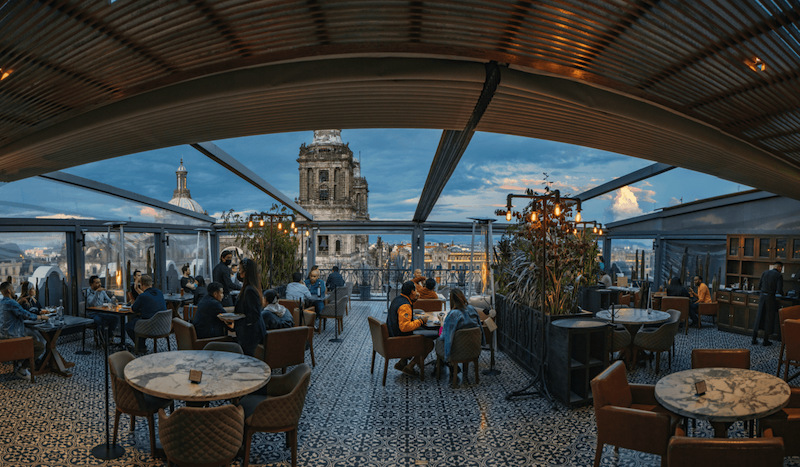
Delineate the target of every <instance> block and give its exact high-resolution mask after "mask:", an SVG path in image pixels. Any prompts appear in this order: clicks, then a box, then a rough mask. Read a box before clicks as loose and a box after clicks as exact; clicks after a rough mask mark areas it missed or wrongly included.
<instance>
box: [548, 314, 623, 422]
mask: <svg viewBox="0 0 800 467" xmlns="http://www.w3.org/2000/svg"><path fill="white" fill-rule="evenodd" d="M549 333H550V335H549V340H550V343H549V345H548V354H547V380H548V386H549V389H550V394H551V395H552V396H553V397H555V398H556V399H558V400H559V401H561V402H562V403H564V404H565V405H568V406H573V405H578V404H587V403H591V402H592V390H591V386H590V384H589V383H590V382H591V381H592V379H593V378H594V377H595V376H597V375H599V374H600V373H602V372H603V370H605V369H606V367H607V366H608V352H607V351H606V343H607V342H608V339H609V333H610V327H609V326H608V324H607V323H604V322H601V321H595V320H592V319H591V316H590V317H589V318H588V319H586V318H578V319H570V318H565V319H559V320H556V321H553V322H552V323H551V325H550V331H549Z"/></svg>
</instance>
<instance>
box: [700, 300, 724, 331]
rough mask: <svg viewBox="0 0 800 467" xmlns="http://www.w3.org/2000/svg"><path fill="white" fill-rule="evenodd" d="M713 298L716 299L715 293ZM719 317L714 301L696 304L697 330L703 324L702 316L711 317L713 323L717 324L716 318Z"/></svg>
mask: <svg viewBox="0 0 800 467" xmlns="http://www.w3.org/2000/svg"><path fill="white" fill-rule="evenodd" d="M714 298H717V293H716V292H714ZM718 315H719V303H717V302H716V301H713V302H708V303H698V304H697V329H700V326H701V325H702V322H703V316H711V318H712V319H713V321H714V323H716V322H717V316H718Z"/></svg>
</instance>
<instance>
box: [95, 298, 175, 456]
mask: <svg viewBox="0 0 800 467" xmlns="http://www.w3.org/2000/svg"><path fill="white" fill-rule="evenodd" d="M170 313H171V312H170ZM135 358H136V357H134V356H133V354H132V353H130V352H127V351H123V352H116V353H114V354H111V355H109V356H108V367H109V370H111V390H112V391H113V393H114V405H115V406H116V411H115V412H114V438H113V439H114V444H116V443H117V432H118V431H119V416H120V415H121V414H124V413H126V414H128V415H130V417H131V432H133V430H134V429H135V428H136V417H145V418H147V422H148V424H149V427H150V453H151V455H152V456H153V458H154V459H155V447H156V430H155V419H154V418H153V415H154V414H155V413H156V412H158V410H159V409H161V410H163V409H164V408H166V407H173V402H172V401H171V400H169V399H161V398H158V397H153V396H150V395H147V394H144V393H142V392H141V391H138V390H136V389H134V388H133V387H131V385H130V384H128V382H127V381H125V376H124V375H125V365H127V364H128V363H129V362H130V361H132V360H134V359H135ZM170 411H172V410H170Z"/></svg>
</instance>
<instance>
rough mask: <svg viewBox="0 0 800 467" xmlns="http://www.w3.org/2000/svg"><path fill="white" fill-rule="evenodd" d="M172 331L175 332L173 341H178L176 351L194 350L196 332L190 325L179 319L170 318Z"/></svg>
mask: <svg viewBox="0 0 800 467" xmlns="http://www.w3.org/2000/svg"><path fill="white" fill-rule="evenodd" d="M172 329H174V330H175V340H176V341H178V350H194V343H195V341H197V332H196V331H195V330H194V325H193V324H192V323H187V322H186V321H184V320H182V319H180V318H172Z"/></svg>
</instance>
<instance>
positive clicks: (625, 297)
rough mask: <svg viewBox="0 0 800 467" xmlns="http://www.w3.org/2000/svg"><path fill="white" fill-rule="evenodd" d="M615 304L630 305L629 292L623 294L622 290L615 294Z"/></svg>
mask: <svg viewBox="0 0 800 467" xmlns="http://www.w3.org/2000/svg"><path fill="white" fill-rule="evenodd" d="M617 304H618V305H625V306H631V294H624V293H622V292H619V294H618V295H617Z"/></svg>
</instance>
